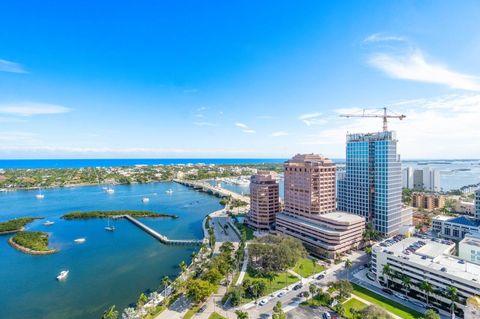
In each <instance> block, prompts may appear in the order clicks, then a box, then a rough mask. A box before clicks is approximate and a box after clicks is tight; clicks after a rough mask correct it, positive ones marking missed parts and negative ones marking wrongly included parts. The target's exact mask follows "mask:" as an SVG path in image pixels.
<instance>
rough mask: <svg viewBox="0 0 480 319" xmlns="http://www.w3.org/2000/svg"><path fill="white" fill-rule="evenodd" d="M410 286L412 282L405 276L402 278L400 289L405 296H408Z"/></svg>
mask: <svg viewBox="0 0 480 319" xmlns="http://www.w3.org/2000/svg"><path fill="white" fill-rule="evenodd" d="M411 286H412V280H411V279H410V277H408V276H407V275H403V276H402V287H403V289H405V296H407V295H408V292H409V291H410V287H411Z"/></svg>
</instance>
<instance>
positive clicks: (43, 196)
mask: <svg viewBox="0 0 480 319" xmlns="http://www.w3.org/2000/svg"><path fill="white" fill-rule="evenodd" d="M35 197H36V198H37V199H44V198H45V195H43V194H42V193H38V194H37V195H35Z"/></svg>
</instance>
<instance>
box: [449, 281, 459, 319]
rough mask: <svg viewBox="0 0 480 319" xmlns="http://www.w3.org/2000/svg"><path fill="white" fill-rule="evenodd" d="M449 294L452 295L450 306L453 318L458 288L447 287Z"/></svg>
mask: <svg viewBox="0 0 480 319" xmlns="http://www.w3.org/2000/svg"><path fill="white" fill-rule="evenodd" d="M447 295H448V296H449V297H450V301H451V302H452V303H451V306H450V314H451V315H452V318H454V316H455V302H456V301H458V289H457V288H455V287H452V286H450V287H448V288H447Z"/></svg>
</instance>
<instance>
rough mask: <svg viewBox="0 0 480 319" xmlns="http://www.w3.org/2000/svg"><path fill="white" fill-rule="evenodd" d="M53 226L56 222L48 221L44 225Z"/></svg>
mask: <svg viewBox="0 0 480 319" xmlns="http://www.w3.org/2000/svg"><path fill="white" fill-rule="evenodd" d="M53 224H55V222H52V221H50V220H47V221H46V222H44V223H43V226H52V225H53Z"/></svg>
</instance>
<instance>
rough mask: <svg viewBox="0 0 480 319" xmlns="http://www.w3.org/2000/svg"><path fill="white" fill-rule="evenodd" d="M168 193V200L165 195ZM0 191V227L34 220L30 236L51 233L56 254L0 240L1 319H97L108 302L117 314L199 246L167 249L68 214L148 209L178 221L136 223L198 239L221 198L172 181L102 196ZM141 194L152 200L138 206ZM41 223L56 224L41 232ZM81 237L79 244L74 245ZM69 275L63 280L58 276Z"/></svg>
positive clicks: (122, 224) (124, 227) (89, 190)
mask: <svg viewBox="0 0 480 319" xmlns="http://www.w3.org/2000/svg"><path fill="white" fill-rule="evenodd" d="M168 189H173V191H174V192H173V194H171V195H169V194H167V193H166V190H168ZM35 194H36V192H35V191H17V192H7V193H0V221H4V220H8V219H11V218H15V217H20V216H39V217H44V218H45V219H44V220H37V221H35V222H33V223H31V224H29V225H28V229H29V230H41V231H47V232H49V233H50V235H51V237H50V246H52V247H54V248H59V249H60V252H58V253H56V254H53V255H47V256H31V255H26V254H23V253H21V252H18V251H16V250H14V249H13V248H12V247H10V246H9V245H8V243H7V240H8V238H9V237H10V235H4V236H0V318H16V319H17V318H49V319H50V318H51V319H56V318H79V319H80V318H82V319H83V318H85V319H88V318H100V316H101V314H102V312H103V311H104V310H105V309H106V308H107V307H109V306H110V305H112V304H115V305H117V308H119V309H120V310H121V309H123V308H125V307H127V306H128V305H130V304H133V303H135V302H136V300H137V298H138V296H139V294H140V293H141V292H148V291H151V290H154V289H156V288H158V287H159V285H160V283H161V279H162V278H163V276H165V275H168V276H169V277H170V278H174V277H176V276H177V274H178V272H179V270H178V264H179V263H180V262H181V261H182V260H184V261H186V262H187V263H189V262H190V255H191V253H192V252H193V251H196V250H198V247H185V246H166V245H163V244H161V243H160V242H159V241H157V240H155V239H154V238H152V237H151V236H149V235H148V234H146V233H145V232H143V231H142V230H140V229H139V228H137V227H136V226H134V225H133V224H131V223H129V222H128V221H126V220H118V221H115V226H116V231H115V232H107V231H105V230H104V227H105V226H106V223H107V221H106V220H102V219H93V220H82V221H66V220H62V219H60V217H61V216H62V215H63V214H64V213H67V212H70V211H90V210H115V209H149V210H153V211H156V212H161V213H169V214H175V215H178V216H179V218H177V219H167V218H159V219H142V221H143V222H144V223H145V224H147V225H149V226H150V227H152V228H154V229H156V230H158V231H159V232H160V233H162V234H164V235H167V236H168V237H170V238H177V239H200V238H202V236H203V233H202V227H201V221H202V219H203V218H204V216H205V215H206V214H208V213H210V212H212V211H214V210H218V209H220V208H221V205H220V204H219V200H218V198H216V197H213V196H211V195H208V194H205V193H200V192H196V191H194V190H192V189H189V188H186V187H184V186H181V185H178V184H174V183H155V184H145V185H130V186H127V185H121V186H116V187H115V193H114V194H112V195H109V194H106V193H105V192H104V190H102V187H100V186H92V187H78V188H63V189H48V190H44V192H43V194H44V195H45V198H44V199H43V200H38V199H36V198H35ZM143 196H148V197H149V198H150V202H149V203H147V204H144V203H142V201H141V199H142V197H143ZM45 220H51V221H54V222H55V224H54V225H52V226H44V225H43V222H45ZM80 237H85V238H86V239H87V240H86V242H85V243H84V244H75V243H74V242H73V240H74V239H76V238H80ZM65 269H68V270H70V274H69V276H68V279H67V280H66V281H65V282H58V281H57V280H56V276H57V275H58V273H59V272H60V271H62V270H65Z"/></svg>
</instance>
